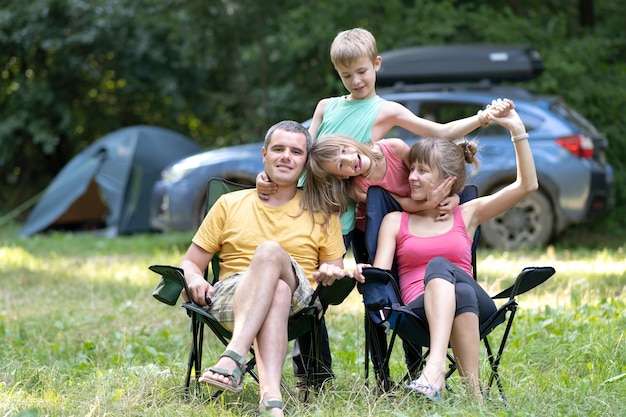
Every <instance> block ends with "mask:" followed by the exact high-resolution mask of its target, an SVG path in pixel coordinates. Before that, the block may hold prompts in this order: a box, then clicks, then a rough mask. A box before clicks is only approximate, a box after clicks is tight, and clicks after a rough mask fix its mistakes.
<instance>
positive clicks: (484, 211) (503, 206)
mask: <svg viewBox="0 0 626 417" xmlns="http://www.w3.org/2000/svg"><path fill="white" fill-rule="evenodd" d="M493 121H494V122H495V123H497V124H499V125H501V126H503V127H506V128H507V129H509V132H510V133H511V139H512V141H513V143H512V145H511V146H513V147H514V148H515V159H516V164H517V178H516V179H515V182H513V183H512V184H509V185H507V186H506V187H504V188H503V189H501V190H500V191H498V192H496V193H494V194H491V195H488V196H484V197H480V198H477V199H474V200H471V201H469V202H467V203H465V204H463V205H462V206H461V207H462V208H463V207H464V206H466V205H467V208H465V209H464V213H463V217H464V218H465V220H466V225H468V230H469V228H470V227H476V226H478V225H480V224H482V223H484V222H485V221H487V220H489V219H491V218H493V217H495V216H497V215H499V214H501V213H504V212H505V211H507V210H508V209H510V208H511V207H513V206H514V205H516V204H517V203H519V202H520V201H521V200H523V199H524V198H525V197H526V196H527V195H529V194H530V193H532V192H533V191H535V190H537V188H538V187H539V183H538V181H537V171H536V169H535V162H534V159H533V154H532V151H531V149H530V143H529V140H528V134H527V133H526V129H525V127H524V123H523V122H522V119H520V117H519V115H518V114H517V112H516V111H515V110H514V109H511V110H510V111H509V112H508V113H507V115H505V116H502V117H495V118H493ZM465 210H467V212H466V211H465ZM468 214H469V216H468ZM468 220H469V222H467V221H468Z"/></svg>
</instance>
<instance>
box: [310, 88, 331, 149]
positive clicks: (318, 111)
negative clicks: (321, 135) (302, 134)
mask: <svg viewBox="0 0 626 417" xmlns="http://www.w3.org/2000/svg"><path fill="white" fill-rule="evenodd" d="M327 102H328V99H327V98H325V99H322V100H320V101H319V102H318V103H317V106H315V111H314V112H313V118H312V119H311V125H310V126H309V133H310V134H311V137H312V138H313V139H314V140H315V139H317V132H318V131H319V128H320V125H321V124H322V121H323V120H324V109H325V108H326V103H327Z"/></svg>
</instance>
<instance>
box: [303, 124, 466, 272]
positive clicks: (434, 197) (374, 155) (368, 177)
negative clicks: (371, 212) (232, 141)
mask: <svg viewBox="0 0 626 417" xmlns="http://www.w3.org/2000/svg"><path fill="white" fill-rule="evenodd" d="M409 150H410V148H409V146H408V145H407V144H406V143H405V142H404V141H403V140H401V139H382V140H380V141H378V142H368V143H361V142H359V141H357V140H355V139H353V138H351V137H348V136H344V135H335V134H331V135H326V136H323V137H321V138H319V139H318V140H317V141H316V142H314V143H313V145H312V147H311V152H310V154H309V166H308V168H307V184H306V187H304V190H303V192H304V193H305V194H311V195H313V196H318V199H319V205H320V207H315V209H316V210H318V211H320V212H323V213H333V212H335V213H336V212H338V213H344V212H345V211H346V210H347V209H348V204H349V201H350V200H352V201H356V202H357V206H356V232H355V236H354V239H353V241H352V242H353V252H354V256H355V259H356V260H357V262H370V261H369V260H368V257H367V252H366V250H365V248H364V245H363V244H359V245H357V243H361V242H363V241H364V240H363V234H364V233H365V201H366V197H367V190H368V188H369V187H370V186H371V185H378V186H380V187H382V188H384V189H385V190H387V191H388V192H389V193H391V195H392V196H393V197H394V198H395V199H396V201H398V203H399V204H400V206H401V207H402V209H403V210H404V211H407V212H414V211H419V210H424V209H427V208H428V209H436V210H437V211H438V212H439V213H440V216H439V217H438V219H439V220H445V219H446V218H447V217H450V214H451V213H452V210H454V208H455V207H456V206H457V205H458V204H459V198H458V196H457V195H453V196H451V197H446V196H448V195H449V194H450V187H451V186H452V184H453V183H454V178H448V179H447V180H446V181H442V182H441V183H440V184H438V186H437V187H432V186H429V187H428V192H427V194H426V198H425V200H423V201H416V200H413V199H412V198H411V197H410V188H409V182H408V180H407V177H408V174H409Z"/></svg>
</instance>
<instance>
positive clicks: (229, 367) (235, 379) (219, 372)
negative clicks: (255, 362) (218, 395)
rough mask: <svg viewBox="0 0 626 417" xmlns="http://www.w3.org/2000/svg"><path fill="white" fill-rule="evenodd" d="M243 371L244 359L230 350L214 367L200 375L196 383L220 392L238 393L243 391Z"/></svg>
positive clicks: (244, 366)
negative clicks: (204, 384) (201, 383)
mask: <svg viewBox="0 0 626 417" xmlns="http://www.w3.org/2000/svg"><path fill="white" fill-rule="evenodd" d="M245 371H246V359H245V358H244V357H242V356H240V355H239V354H238V353H236V352H233V351H232V350H226V351H224V353H222V356H220V359H219V360H218V361H217V364H215V366H213V367H211V368H208V369H206V370H205V371H204V372H203V373H202V375H201V376H200V378H198V382H203V383H206V384H207V385H209V386H212V387H213V388H216V389H219V390H222V391H229V392H240V391H241V390H242V389H243V376H244V373H245Z"/></svg>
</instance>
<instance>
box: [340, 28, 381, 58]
mask: <svg viewBox="0 0 626 417" xmlns="http://www.w3.org/2000/svg"><path fill="white" fill-rule="evenodd" d="M364 56H365V57H368V58H369V59H370V60H371V61H372V62H374V61H376V57H377V56H378V48H377V47H376V38H374V35H372V34H371V33H370V32H369V31H367V30H365V29H361V28H356V29H349V30H344V31H343V32H339V33H338V34H337V36H335V39H334V40H333V43H332V44H331V45H330V60H331V61H332V63H333V65H334V66H335V67H336V66H337V65H342V66H346V65H350V64H352V63H353V62H355V61H357V60H358V59H359V58H361V57H364Z"/></svg>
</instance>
